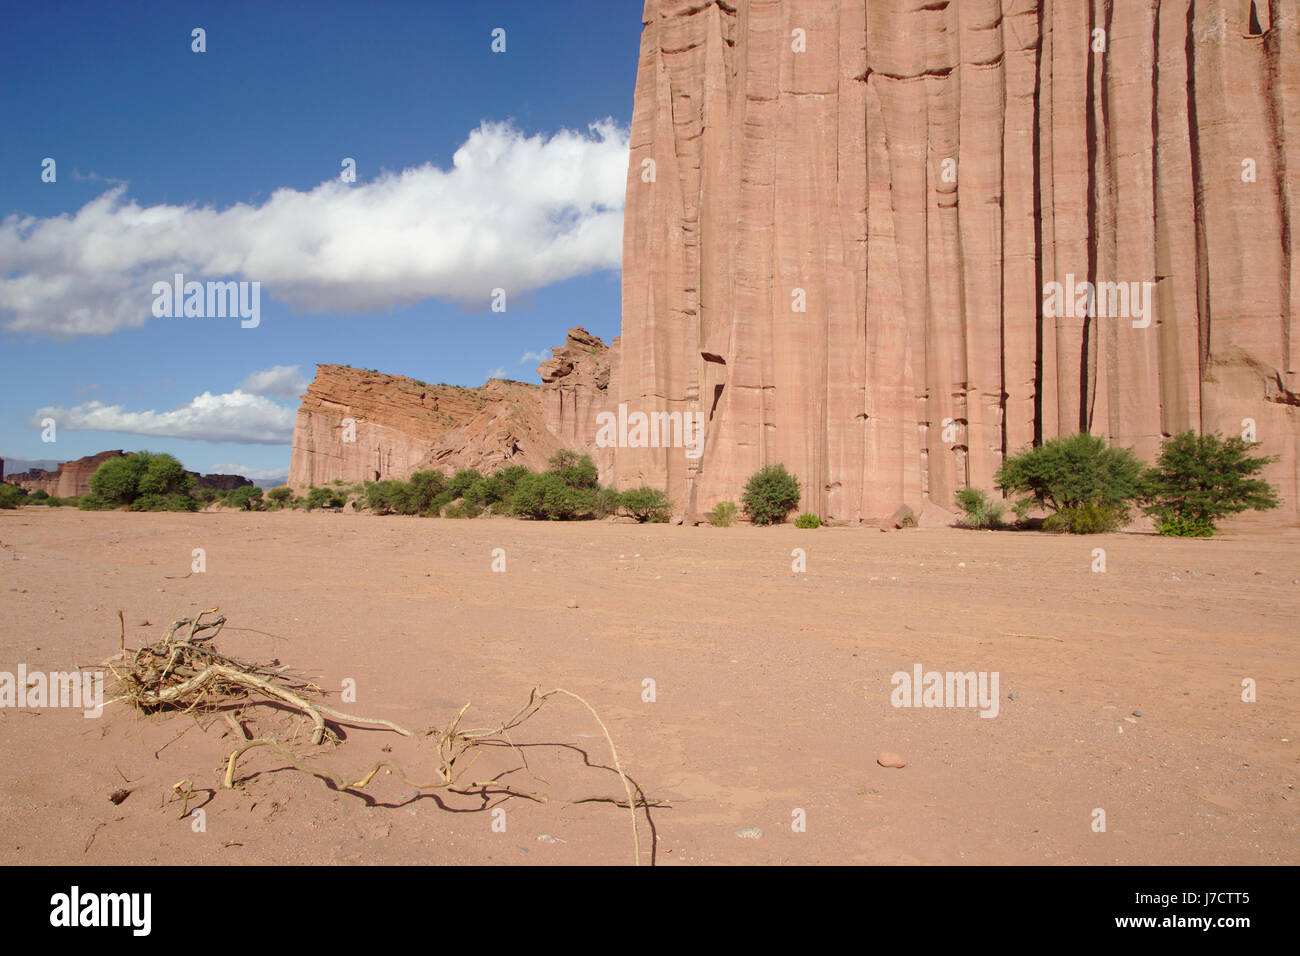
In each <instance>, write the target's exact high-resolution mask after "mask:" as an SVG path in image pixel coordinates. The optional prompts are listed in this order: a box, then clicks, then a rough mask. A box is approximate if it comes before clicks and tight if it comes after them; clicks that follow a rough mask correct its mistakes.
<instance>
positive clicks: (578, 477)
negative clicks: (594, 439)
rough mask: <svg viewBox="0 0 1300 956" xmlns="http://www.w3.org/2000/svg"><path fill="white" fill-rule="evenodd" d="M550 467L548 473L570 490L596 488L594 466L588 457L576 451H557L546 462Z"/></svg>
mask: <svg viewBox="0 0 1300 956" xmlns="http://www.w3.org/2000/svg"><path fill="white" fill-rule="evenodd" d="M546 463H547V464H548V465H550V469H549V473H550V474H553V475H555V476H556V477H557V478H559V479H560V480H561V481H562V482H564V483H565V484H566V485H567V486H568V487H570V488H580V489H590V490H592V491H594V490H595V489H596V488H597V475H596V465H595V463H594V462H592V460H591V456H590V455H580V454H578V453H577V452H576V451H557V452H556V453H555V454H554V455H552V456H551V457H550V459H549V460H548V461H547V462H546Z"/></svg>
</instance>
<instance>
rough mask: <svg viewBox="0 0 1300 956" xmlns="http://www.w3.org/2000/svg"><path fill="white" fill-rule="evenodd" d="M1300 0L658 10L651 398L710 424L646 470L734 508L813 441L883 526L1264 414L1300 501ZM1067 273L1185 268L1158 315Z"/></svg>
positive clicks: (646, 216)
mask: <svg viewBox="0 0 1300 956" xmlns="http://www.w3.org/2000/svg"><path fill="white" fill-rule="evenodd" d="M1298 10H1300V5H1297V4H1296V3H1295V2H1294V0H1258V2H1256V3H1252V2H1249V0H1244V2H1243V0H1194V2H1193V0H1131V2H1129V0H1125V2H1123V3H1116V2H1113V0H960V2H944V0H940V2H926V0H767V2H763V0H647V2H646V3H645V10H644V16H643V22H644V24H645V27H644V31H643V34H642V41H641V53H640V64H639V69H638V76H637V84H636V94H635V104H634V111H633V119H632V130H631V158H630V163H629V172H628V188H627V207H626V220H625V227H624V249H623V328H622V337H621V355H620V365H621V375H620V381H619V384H618V391H617V395H618V398H619V399H620V400H621V401H622V402H625V403H627V405H628V406H629V408H631V409H634V410H644V411H655V410H668V411H680V412H694V411H698V412H702V413H704V414H705V416H706V418H707V424H706V426H705V427H706V429H707V431H706V435H707V439H706V446H705V450H704V454H703V457H702V458H700V459H699V460H697V461H692V460H690V459H688V458H686V457H685V456H684V455H683V454H682V453H681V450H680V449H662V448H641V449H636V448H633V449H620V450H619V452H618V454H617V457H616V463H615V476H616V480H617V483H618V485H619V486H620V487H627V486H629V485H636V484H641V483H651V484H656V485H659V486H661V487H667V488H668V490H669V492H670V493H671V494H672V496H673V497H674V498H675V499H676V500H677V501H678V502H679V505H683V504H684V505H685V507H686V509H687V510H688V511H697V510H704V509H706V508H708V507H709V506H711V505H712V504H713V503H715V502H717V501H720V500H724V499H736V498H738V496H739V493H740V490H741V488H742V486H743V482H744V480H745V478H746V477H747V476H748V475H749V474H751V473H752V472H753V471H755V470H756V469H757V468H759V467H760V466H761V465H763V464H764V463H769V462H776V461H781V462H784V463H785V464H786V465H788V466H789V467H790V468H791V469H792V470H793V471H794V472H795V473H796V474H797V475H798V476H799V477H800V479H801V480H802V482H803V486H804V489H805V493H804V501H803V503H802V507H803V508H806V509H808V510H812V511H815V512H818V513H819V514H821V515H822V517H823V518H826V519H830V520H847V521H856V520H862V519H865V518H868V517H872V516H880V515H885V514H888V513H890V512H892V511H893V510H894V508H895V507H896V506H897V505H898V504H899V503H902V502H905V503H907V504H910V505H911V506H912V507H913V508H916V509H918V510H919V508H920V507H921V506H922V505H923V503H924V502H925V500H926V499H930V500H933V501H934V502H936V503H938V504H940V505H942V506H944V507H948V508H951V507H952V506H953V493H954V491H955V490H956V489H958V488H960V487H961V486H963V485H965V484H967V483H970V484H974V485H979V486H983V487H985V488H989V487H991V485H992V475H993V472H994V471H995V470H996V468H997V467H998V465H999V463H1000V462H1001V460H1002V457H1003V455H1004V454H1005V453H1006V452H1008V451H1014V450H1016V449H1017V448H1019V447H1021V446H1023V445H1026V444H1028V443H1030V442H1032V441H1034V440H1035V439H1037V438H1051V437H1055V436H1058V435H1064V434H1068V433H1071V432H1075V431H1078V430H1080V429H1086V430H1089V431H1091V432H1093V433H1094V434H1098V435H1102V436H1104V437H1106V438H1108V439H1111V440H1113V441H1116V442H1119V443H1121V444H1124V445H1128V446H1132V447H1134V448H1136V450H1137V451H1138V453H1139V454H1140V455H1141V456H1143V457H1145V458H1147V459H1148V460H1149V459H1150V458H1152V457H1153V456H1154V454H1155V452H1156V451H1157V449H1158V446H1159V442H1160V438H1161V436H1162V435H1167V434H1170V433H1173V432H1177V431H1180V430H1184V429H1188V428H1192V429H1200V430H1205V431H1211V430H1219V431H1222V432H1224V433H1225V434H1230V435H1231V434H1240V433H1241V432H1242V431H1243V427H1244V426H1243V420H1244V419H1250V420H1252V421H1253V422H1254V424H1255V432H1256V435H1257V437H1258V439H1259V440H1260V441H1261V442H1262V443H1263V451H1264V452H1265V453H1268V454H1279V455H1281V456H1282V461H1281V462H1280V463H1278V464H1277V465H1275V466H1273V467H1272V468H1271V469H1270V470H1269V472H1268V474H1267V477H1268V478H1269V479H1270V480H1271V481H1273V482H1274V484H1275V485H1277V487H1278V488H1279V490H1280V492H1281V495H1282V497H1283V499H1284V501H1285V505H1284V507H1285V512H1284V514H1285V517H1286V519H1287V520H1290V521H1295V520H1296V519H1297V517H1298V516H1300V511H1298V510H1297V509H1298V507H1300V494H1297V484H1298V482H1300V475H1298V470H1300V465H1298V459H1297V446H1298V445H1300V327H1297V324H1296V322H1295V316H1296V314H1297V309H1300V256H1293V255H1292V243H1293V242H1294V241H1295V240H1294V239H1293V237H1294V236H1296V235H1297V230H1300V156H1297V157H1296V158H1294V159H1293V158H1291V157H1290V156H1289V154H1288V149H1287V145H1288V143H1300V28H1298V26H1297V15H1298ZM1252 17H1253V18H1254V19H1253V20H1252ZM1103 45H1104V49H1102V48H1101V47H1102V46H1103ZM801 47H802V49H801ZM1094 47H1097V48H1096V49H1094ZM647 160H650V161H653V168H651V167H650V165H649V164H648V163H647V162H646V161H647ZM1252 172H1253V181H1251V178H1252V177H1251V176H1250V175H1249V174H1250V173H1252ZM1067 276H1074V277H1076V278H1077V281H1079V282H1082V281H1084V280H1091V281H1094V282H1095V281H1104V282H1137V283H1144V282H1147V283H1152V290H1153V291H1152V302H1151V304H1150V309H1149V311H1148V318H1149V324H1147V325H1146V326H1145V327H1134V325H1133V322H1132V321H1130V320H1129V318H1128V317H1124V318H1110V317H1107V318H1103V317H1100V316H1094V317H1091V318H1089V317H1087V316H1079V317H1048V316H1045V315H1044V296H1043V290H1044V287H1045V286H1046V285H1047V284H1048V283H1051V282H1053V281H1056V282H1061V283H1065V282H1066V281H1067ZM800 295H802V297H803V299H804V311H796V308H797V305H798V300H797V297H799V296H800ZM792 306H794V307H793V308H792Z"/></svg>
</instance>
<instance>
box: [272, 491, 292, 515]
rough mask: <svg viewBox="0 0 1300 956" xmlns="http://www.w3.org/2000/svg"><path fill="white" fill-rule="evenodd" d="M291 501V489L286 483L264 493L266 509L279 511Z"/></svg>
mask: <svg viewBox="0 0 1300 956" xmlns="http://www.w3.org/2000/svg"><path fill="white" fill-rule="evenodd" d="M292 501H293V491H292V490H291V489H290V488H289V486H288V485H280V486H279V487H277V488H272V489H271V490H270V491H268V492H267V493H266V508H267V510H268V511H279V510H280V509H281V508H284V507H287V506H288V505H289V504H290V503H292Z"/></svg>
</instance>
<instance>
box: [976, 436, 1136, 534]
mask: <svg viewBox="0 0 1300 956" xmlns="http://www.w3.org/2000/svg"><path fill="white" fill-rule="evenodd" d="M994 482H995V484H996V485H997V487H998V489H999V490H1000V491H1002V492H1004V493H1007V494H1030V495H1033V496H1034V497H1035V498H1036V499H1037V500H1038V501H1040V502H1042V503H1043V505H1044V506H1045V507H1047V508H1049V509H1050V510H1051V511H1052V512H1053V515H1049V516H1048V519H1047V520H1046V521H1044V522H1043V530H1044V531H1069V532H1071V533H1073V534H1096V533H1098V532H1097V530H1096V529H1103V530H1116V529H1118V528H1120V527H1122V526H1123V525H1124V524H1126V523H1127V522H1128V520H1129V506H1130V504H1131V503H1132V502H1134V501H1137V500H1139V499H1140V498H1141V497H1142V494H1143V482H1142V463H1141V462H1140V461H1138V459H1137V457H1136V456H1135V455H1134V454H1133V452H1132V450H1131V449H1128V448H1113V447H1111V446H1109V445H1107V444H1106V442H1105V441H1103V440H1102V439H1100V438H1097V437H1094V436H1092V435H1088V434H1084V433H1080V434H1078V435H1071V436H1069V437H1068V438H1056V439H1052V440H1051V441H1047V442H1044V443H1043V444H1042V445H1039V446H1038V447H1037V448H1027V449H1025V450H1023V451H1021V452H1019V453H1018V454H1016V455H1013V456H1012V457H1010V458H1008V459H1007V460H1006V461H1005V462H1003V464H1002V467H1001V468H999V469H998V471H997V474H996V475H995V476H994ZM1058 516H1059V517H1058ZM1085 529H1087V530H1085Z"/></svg>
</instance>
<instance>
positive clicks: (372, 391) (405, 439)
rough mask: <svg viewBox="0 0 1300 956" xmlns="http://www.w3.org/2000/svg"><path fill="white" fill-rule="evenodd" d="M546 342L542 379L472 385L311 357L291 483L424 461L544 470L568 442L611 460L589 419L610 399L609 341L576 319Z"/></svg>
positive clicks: (414, 466)
mask: <svg viewBox="0 0 1300 956" xmlns="http://www.w3.org/2000/svg"><path fill="white" fill-rule="evenodd" d="M552 352H553V353H554V354H553V357H552V358H551V359H550V360H548V361H547V362H546V363H544V364H543V365H542V366H541V367H540V368H539V369H538V371H539V372H540V373H541V374H542V377H543V379H544V380H545V383H544V384H543V385H540V386H539V385H528V384H525V383H523V382H514V381H509V380H506V379H497V378H494V379H490V380H489V381H488V382H487V384H485V385H482V386H480V387H478V388H464V387H461V386H455V385H429V384H427V383H425V382H420V381H417V380H415V379H411V378H407V377H406V376H403V375H388V374H385V373H382V372H371V371H366V370H363V369H354V368H350V367H348V366H344V365H318V366H316V377H315V379H314V380H313V381H312V383H311V386H310V387H309V388H308V389H307V394H306V395H304V396H303V400H302V405H301V407H300V408H299V409H298V418H297V420H296V421H295V423H294V432H293V457H292V460H291V462H290V465H289V480H288V485H289V487H291V488H293V489H294V490H296V491H300V490H302V489H304V488H307V487H308V486H311V485H327V484H331V483H333V482H334V481H338V480H341V481H344V482H348V483H353V482H358V481H379V480H382V479H387V478H397V479H405V478H407V477H409V476H410V475H411V474H413V473H414V472H417V471H423V470H429V469H437V470H441V471H444V472H454V471H457V470H459V469H461V468H478V469H480V470H481V471H484V472H485V473H491V472H495V471H498V470H500V469H501V468H504V467H506V466H508V465H524V466H526V467H529V468H532V469H534V470H541V469H544V468H545V467H546V461H547V459H548V458H550V457H551V456H552V455H554V454H555V453H556V452H557V451H559V450H561V449H564V448H569V449H574V450H579V451H586V452H589V453H591V454H592V455H593V458H598V459H599V460H600V461H604V462H605V463H606V468H607V469H608V467H609V466H610V465H612V461H611V460H610V456H609V454H608V450H605V449H597V448H596V447H595V425H594V421H595V415H596V412H597V411H598V410H600V409H602V408H603V407H605V405H606V404H607V398H606V396H607V395H608V394H609V382H610V376H611V372H610V368H611V364H613V358H612V352H613V350H611V349H610V348H607V347H606V346H605V344H604V343H603V342H602V341H601V340H600V339H599V338H597V337H596V336H593V335H591V334H590V333H588V332H587V331H586V330H584V329H580V328H575V329H571V330H570V332H569V335H568V339H567V341H566V343H565V346H564V348H560V349H552ZM598 452H599V453H600V454H598Z"/></svg>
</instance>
